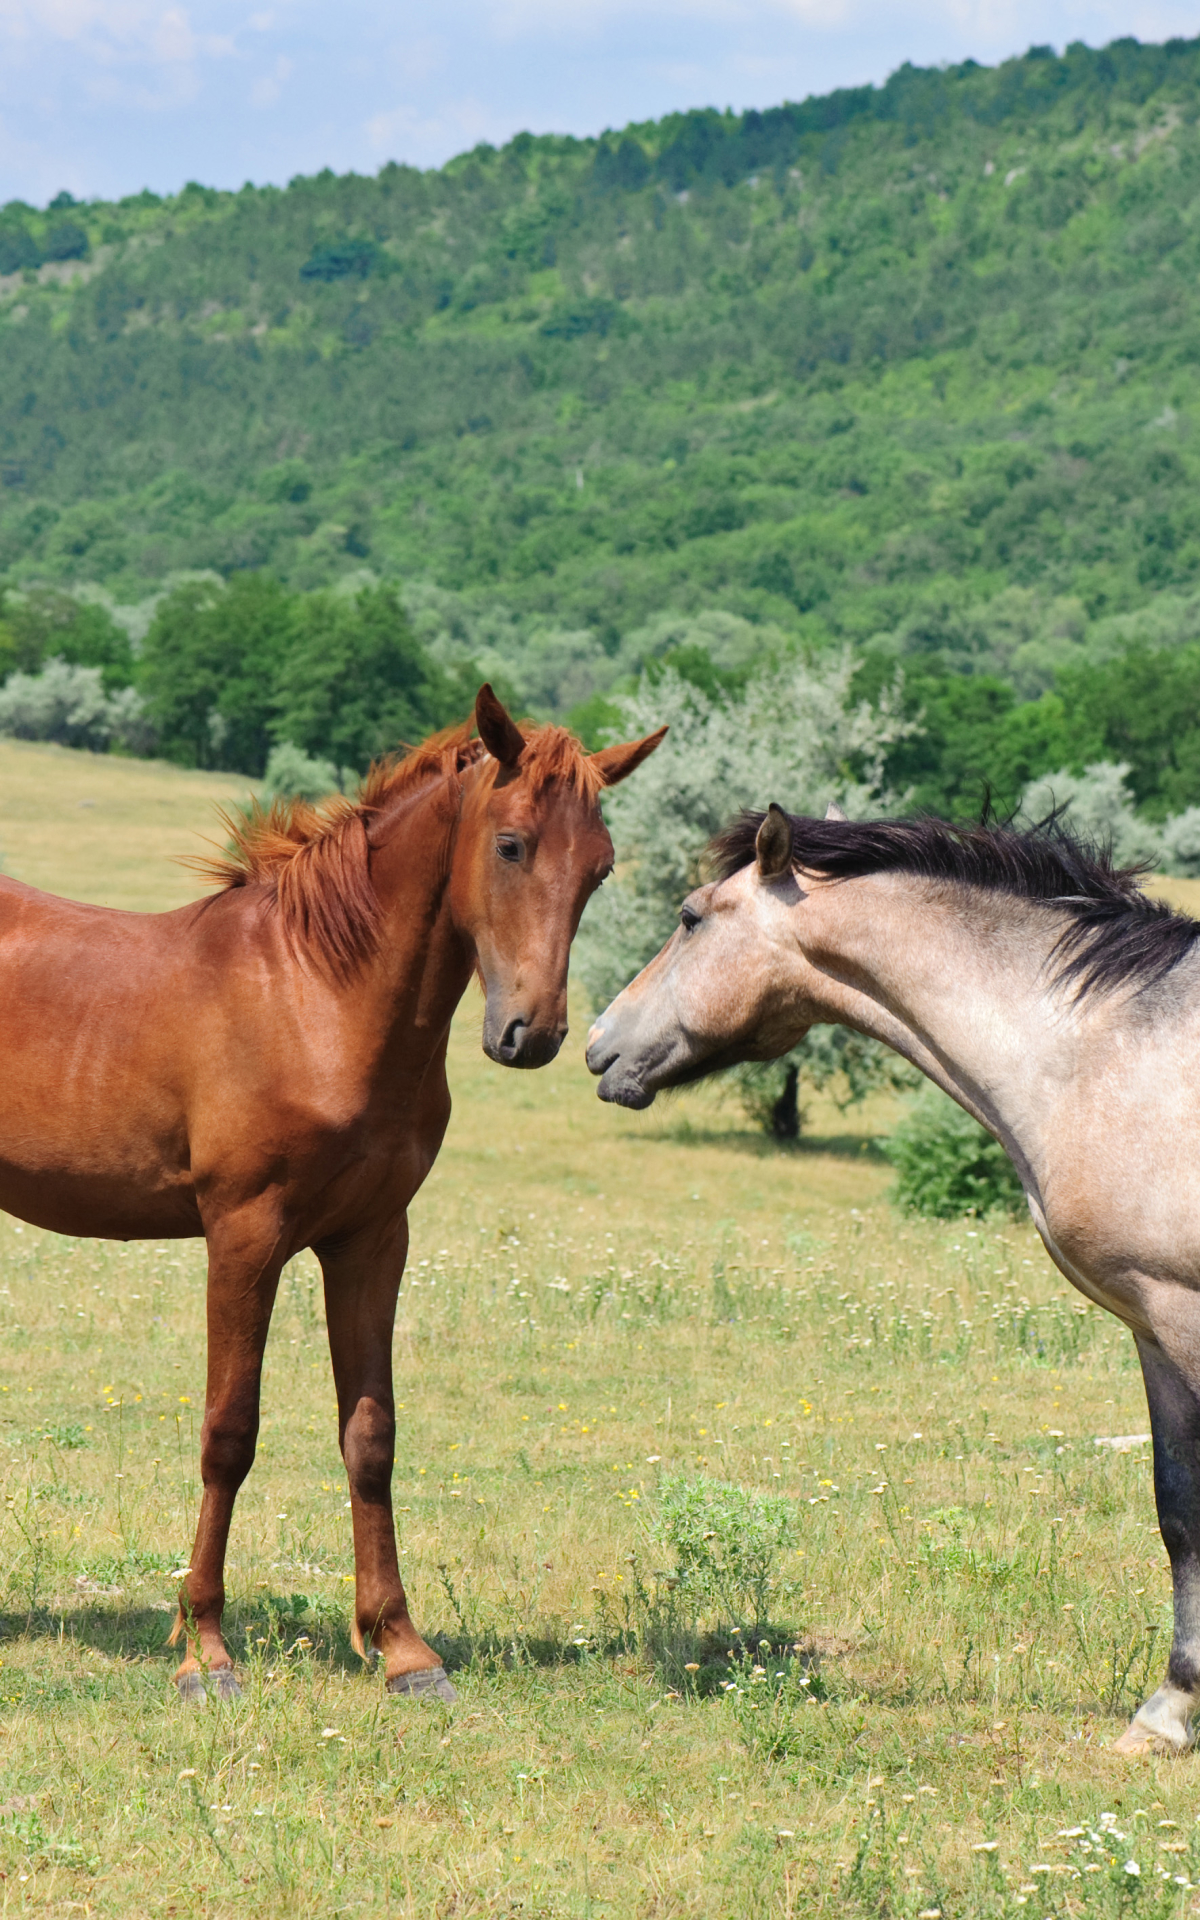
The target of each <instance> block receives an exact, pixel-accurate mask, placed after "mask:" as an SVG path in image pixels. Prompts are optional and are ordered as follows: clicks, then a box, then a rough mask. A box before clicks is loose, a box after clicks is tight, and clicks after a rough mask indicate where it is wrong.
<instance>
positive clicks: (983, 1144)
mask: <svg viewBox="0 0 1200 1920" xmlns="http://www.w3.org/2000/svg"><path fill="white" fill-rule="evenodd" d="M886 1151H887V1156H888V1159H889V1160H890V1161H891V1163H892V1165H893V1166H894V1167H895V1169H896V1174H897V1179H896V1184H895V1186H894V1188H893V1189H892V1198H893V1199H894V1200H895V1201H896V1203H897V1205H899V1206H901V1207H904V1208H906V1209H907V1211H908V1212H910V1213H924V1214H928V1215H929V1216H930V1217H931V1218H932V1219H935V1220H957V1219H959V1218H961V1216H962V1215H964V1214H984V1213H993V1212H997V1213H998V1212H1004V1213H1020V1212H1021V1211H1022V1209H1023V1208H1024V1205H1025V1194H1024V1190H1023V1189H1022V1186H1021V1182H1020V1181H1019V1180H1018V1178H1017V1174H1016V1169H1015V1168H1014V1166H1013V1164H1012V1161H1011V1160H1010V1159H1009V1157H1008V1155H1007V1154H1006V1153H1005V1151H1004V1148H1003V1147H1002V1146H1001V1145H1000V1143H999V1141H997V1140H993V1139H992V1136H991V1134H990V1133H986V1132H985V1131H984V1129H983V1128H982V1127H981V1126H980V1125H979V1122H978V1121H977V1120H972V1118H971V1116H970V1114H969V1113H964V1112H963V1110H962V1108H961V1107H959V1106H956V1105H955V1103H954V1101H953V1100H951V1099H949V1098H948V1096H947V1095H946V1094H944V1093H942V1092H940V1091H939V1089H938V1088H937V1087H927V1088H926V1089H925V1091H924V1092H923V1093H921V1094H919V1095H918V1096H917V1098H916V1100H914V1102H913V1105H912V1108H911V1110H910V1113H909V1116H908V1118H907V1119H906V1120H904V1121H902V1122H901V1124H900V1125H899V1126H898V1127H897V1128H896V1131H895V1133H894V1134H893V1135H892V1137H891V1139H890V1140H889V1141H888V1143H887V1148H886Z"/></svg>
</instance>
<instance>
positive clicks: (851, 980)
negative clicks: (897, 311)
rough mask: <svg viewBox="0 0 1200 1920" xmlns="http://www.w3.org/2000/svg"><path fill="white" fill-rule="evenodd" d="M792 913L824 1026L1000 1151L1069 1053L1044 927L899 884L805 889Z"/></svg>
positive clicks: (959, 893) (1072, 1048)
mask: <svg viewBox="0 0 1200 1920" xmlns="http://www.w3.org/2000/svg"><path fill="white" fill-rule="evenodd" d="M795 914H796V921H797V933H798V936H799V941H800V945H801V949H802V951H803V953H804V956H805V959H806V960H807V961H808V962H809V963H810V965H811V966H812V967H815V968H816V970H817V972H818V975H819V976H820V982H821V985H820V988H819V989H818V992H819V996H820V999H821V1002H822V1004H823V1006H825V1007H826V1008H827V1017H828V1018H831V1019H834V1020H837V1021H839V1022H840V1023H842V1024H843V1025H847V1026H851V1027H855V1028H857V1029H858V1031H859V1032H861V1033H865V1034H869V1035H870V1036H871V1037H872V1038H874V1039H878V1040H882V1041H884V1042H886V1044H887V1045H888V1046H890V1047H892V1048H894V1049H895V1051H896V1052H897V1053H900V1054H902V1055H904V1057H905V1058H906V1059H908V1060H911V1061H912V1063H913V1065H914V1066H917V1067H919V1068H920V1069H921V1071H922V1072H923V1073H925V1074H927V1075H928V1077H929V1078H930V1079H931V1080H933V1081H934V1082H935V1083H936V1084H937V1085H938V1086H940V1087H941V1088H942V1089H943V1090H944V1091H945V1092H946V1093H949V1094H951V1095H952V1096H953V1098H954V1099H956V1100H957V1101H958V1102H959V1103H960V1105H962V1106H964V1107H966V1108H967V1110H968V1112H970V1113H973V1114H974V1115H975V1117H976V1119H978V1120H981V1121H982V1122H983V1124H984V1125H985V1126H986V1127H988V1128H989V1129H990V1130H991V1131H992V1132H993V1133H996V1134H997V1135H998V1136H999V1137H1000V1138H1001V1139H1002V1140H1003V1141H1004V1144H1005V1145H1006V1146H1008V1147H1009V1149H1010V1151H1013V1145H1014V1143H1015V1140H1016V1136H1017V1134H1018V1133H1022V1134H1024V1133H1027V1131H1028V1129H1027V1127H1026V1125H1025V1124H1024V1122H1025V1116H1026V1115H1027V1114H1028V1113H1029V1112H1030V1111H1032V1106H1033V1102H1034V1101H1035V1100H1036V1099H1037V1098H1038V1096H1039V1089H1040V1088H1043V1087H1044V1085H1045V1083H1046V1081H1047V1079H1055V1080H1058V1079H1060V1078H1061V1076H1062V1075H1063V1074H1064V1073H1066V1072H1069V1070H1070V1060H1071V1056H1072V1055H1073V1054H1075V1053H1077V1052H1078V1049H1079V1046H1080V1040H1081V1022H1080V1018H1079V1016H1078V1014H1077V1013H1076V1012H1074V1011H1073V1010H1072V1008H1071V1003H1070V1001H1069V1000H1067V999H1064V997H1063V996H1061V995H1060V994H1058V993H1056V992H1055V990H1054V988H1053V987H1052V986H1051V985H1050V983H1049V980H1048V978H1047V962H1048V961H1049V960H1050V957H1051V954H1052V951H1053V947H1054V943H1055V940H1056V938H1057V937H1058V934H1059V933H1060V932H1061V922H1060V921H1059V920H1058V919H1057V917H1056V916H1053V915H1051V914H1050V913H1048V912H1047V911H1046V910H1045V909H1044V908H1041V907H1039V906H1037V905H1035V904H1033V903H1031V902H1029V901H1025V900H1020V899H1017V898H1013V897H1012V896H1009V895H1004V894H990V893H983V892H975V891H969V890H967V889H965V888H964V889H959V888H951V887H949V886H946V887H936V886H934V885H932V884H930V883H928V882H924V881H921V880H918V879H913V878H912V877H910V876H905V875H899V874H875V875H871V876H869V877H867V878H864V879H859V880H843V881H837V882H832V883H830V882H827V883H824V884H818V885H817V886H815V887H814V888H813V890H812V891H811V892H810V893H809V894H808V895H807V896H806V897H805V898H804V899H802V901H801V902H800V903H799V905H798V906H797V907H796V909H795ZM1017 1157H1018V1158H1019V1159H1023V1158H1024V1157H1025V1155H1024V1152H1023V1151H1021V1152H1019V1153H1018V1156H1017Z"/></svg>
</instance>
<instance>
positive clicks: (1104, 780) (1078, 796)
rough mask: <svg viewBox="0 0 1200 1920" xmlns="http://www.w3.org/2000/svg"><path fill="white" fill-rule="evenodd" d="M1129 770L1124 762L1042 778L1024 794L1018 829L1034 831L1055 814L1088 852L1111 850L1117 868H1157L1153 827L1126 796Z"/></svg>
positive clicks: (1102, 763) (1105, 762) (1157, 839)
mask: <svg viewBox="0 0 1200 1920" xmlns="http://www.w3.org/2000/svg"><path fill="white" fill-rule="evenodd" d="M1128 782H1129V767H1128V765H1127V764H1126V762H1124V761H1120V762H1118V763H1115V764H1114V763H1113V762H1112V761H1108V760H1101V761H1097V762H1096V763H1095V764H1094V765H1093V766H1090V767H1088V768H1087V769H1086V771H1085V772H1083V773H1081V774H1074V773H1068V772H1067V771H1066V770H1065V769H1064V770H1063V771H1062V772H1060V773H1047V774H1043V776H1042V778H1041V779H1040V780H1035V781H1034V782H1033V783H1032V785H1031V786H1029V787H1027V788H1026V789H1025V793H1024V796H1023V797H1022V800H1021V810H1020V813H1019V814H1018V816H1017V824H1018V826H1033V825H1034V824H1035V823H1036V822H1038V821H1039V820H1044V819H1045V818H1046V816H1047V815H1048V814H1050V813H1054V812H1057V813H1058V816H1059V818H1060V819H1061V820H1062V823H1063V825H1064V826H1065V827H1067V828H1068V829H1069V830H1070V831H1071V832H1072V833H1075V834H1078V835H1079V837H1080V839H1082V840H1084V841H1086V842H1087V843H1088V844H1089V845H1090V846H1093V847H1098V848H1105V847H1111V849H1112V857H1113V860H1114V861H1115V863H1116V865H1117V866H1119V867H1127V866H1128V867H1132V866H1136V865H1138V863H1139V862H1141V861H1145V862H1146V863H1147V864H1148V865H1150V866H1156V865H1157V864H1158V861H1159V858H1160V855H1161V851H1162V849H1161V836H1160V834H1159V831H1158V829H1157V828H1156V827H1152V826H1151V825H1149V823H1148V822H1147V821H1145V820H1141V819H1139V818H1138V815H1137V814H1136V813H1135V812H1134V801H1133V795H1132V794H1131V793H1130V791H1129V784H1128Z"/></svg>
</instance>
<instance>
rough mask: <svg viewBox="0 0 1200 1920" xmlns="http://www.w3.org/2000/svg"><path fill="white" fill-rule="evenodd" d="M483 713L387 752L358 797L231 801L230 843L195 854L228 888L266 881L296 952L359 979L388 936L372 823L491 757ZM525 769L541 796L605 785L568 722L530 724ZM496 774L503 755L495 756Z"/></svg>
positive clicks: (197, 863) (326, 969)
mask: <svg viewBox="0 0 1200 1920" xmlns="http://www.w3.org/2000/svg"><path fill="white" fill-rule="evenodd" d="M473 729H474V721H473V720H466V721H464V722H462V724H461V725H459V726H456V727H445V728H443V729H442V731H441V732H440V733H434V734H431V735H430V736H429V739H428V740H425V741H423V742H422V744H421V745H420V746H419V747H413V748H412V749H411V751H410V752H408V753H406V754H404V755H402V756H400V757H395V756H391V757H388V758H386V759H382V760H377V761H376V762H375V764H374V765H373V766H372V767H371V769H370V771H369V772H368V774H367V776H366V778H365V779H364V780H363V782H362V784H361V785H360V787H359V790H358V793H357V795H356V796H355V797H354V798H350V797H349V796H347V795H344V794H333V795H332V796H331V797H330V798H329V799H328V800H323V801H322V802H321V803H320V805H319V806H314V805H313V803H312V802H311V801H308V800H274V801H272V803H271V805H270V806H269V807H263V806H262V805H261V804H260V802H259V801H257V800H255V801H252V802H251V805H250V808H249V810H248V812H247V813H245V814H242V813H235V812H232V811H227V810H225V809H221V811H220V815H219V817H220V820H221V823H222V825H223V826H224V827H225V829H226V831H227V833H228V835H229V844H228V847H227V849H226V850H225V851H223V852H221V853H220V854H218V855H216V856H215V857H214V856H212V855H207V854H203V855H199V856H197V857H195V858H191V859H189V861H188V865H190V866H191V867H192V868H193V870H194V871H195V872H197V873H199V874H201V875H202V876H203V877H204V878H205V879H206V880H214V881H216V883H217V885H218V886H219V887H221V888H222V889H223V890H225V891H229V890H230V889H231V888H234V887H261V888H262V889H263V891H264V897H265V899H266V900H267V901H268V902H269V903H270V904H271V905H273V906H274V907H275V908H276V909H277V911H278V912H279V914H280V916H281V918H282V922H283V929H284V937H285V939H286V940H287V943H288V945H289V946H290V947H291V948H292V950H293V952H295V953H297V954H298V955H304V956H306V957H307V958H309V959H310V960H312V961H313V962H314V963H315V965H316V966H317V967H318V968H319V969H320V971H322V972H323V973H326V974H328V975H330V976H331V977H332V978H333V979H335V980H341V981H346V980H349V979H350V978H351V977H352V976H353V974H354V973H355V972H356V971H357V970H358V968H359V967H360V966H362V965H363V964H364V963H365V962H366V961H367V960H369V959H370V957H371V955H372V954H373V953H374V951H375V948H376V945H377V943H378V939H379V901H378V899H377V898H376V895H375V889H374V887H373V886H372V884H371V870H370V842H369V839H368V829H369V827H370V824H371V822H372V821H373V820H375V819H376V818H377V817H378V816H379V815H380V814H382V813H383V812H385V810H386V809H387V808H388V807H390V806H391V805H392V804H393V803H394V802H395V801H397V800H400V799H403V798H404V797H405V796H406V795H407V794H408V793H410V792H412V791H413V789H414V788H416V787H418V786H421V785H422V784H423V783H424V782H426V781H428V780H433V779H441V780H449V779H457V778H458V777H459V776H460V775H461V774H463V773H464V772H466V770H467V769H468V768H469V767H473V766H476V765H478V764H479V762H481V761H484V760H489V759H490V757H491V756H490V755H489V754H488V752H487V750H486V748H485V747H484V745H483V742H482V741H481V740H474V739H472V738H471V734H472V732H473ZM523 731H524V733H525V749H524V752H523V753H522V754H521V758H520V763H519V764H520V768H521V771H522V773H523V774H524V775H525V776H526V777H527V778H528V781H529V785H530V790H531V792H532V793H533V795H534V796H535V797H536V796H537V795H538V794H540V793H542V792H543V791H544V790H545V788H546V787H548V786H549V785H550V783H551V782H552V781H556V780H557V781H560V782H561V783H562V784H563V785H564V786H569V787H571V788H573V789H574V791H575V792H576V793H577V794H578V795H579V796H580V797H581V798H583V799H587V800H591V801H593V802H594V801H595V799H596V796H597V795H598V794H599V792H600V789H601V787H602V786H603V784H604V779H603V775H602V773H601V771H600V769H599V767H598V766H597V765H596V762H595V761H594V760H593V759H592V758H591V756H590V755H589V754H588V753H587V752H586V751H585V749H584V748H583V746H582V745H581V744H580V742H579V741H578V740H577V739H576V738H575V736H574V734H572V733H568V732H567V729H566V728H565V727H555V726H543V727H532V728H529V727H526V728H525V729H523ZM492 768H493V773H492V777H493V778H494V777H495V772H496V771H498V769H496V763H495V762H494V761H493V762H492Z"/></svg>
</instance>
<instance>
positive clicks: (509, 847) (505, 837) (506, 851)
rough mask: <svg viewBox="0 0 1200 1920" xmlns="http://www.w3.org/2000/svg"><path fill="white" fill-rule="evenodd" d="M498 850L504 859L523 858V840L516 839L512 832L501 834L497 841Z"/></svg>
mask: <svg viewBox="0 0 1200 1920" xmlns="http://www.w3.org/2000/svg"><path fill="white" fill-rule="evenodd" d="M496 852H497V853H498V854H499V855H500V858H501V859H502V860H519V859H520V858H521V842H520V841H519V840H514V839H513V838H512V836H511V835H510V834H501V835H500V837H499V839H498V840H497V841H496Z"/></svg>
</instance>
